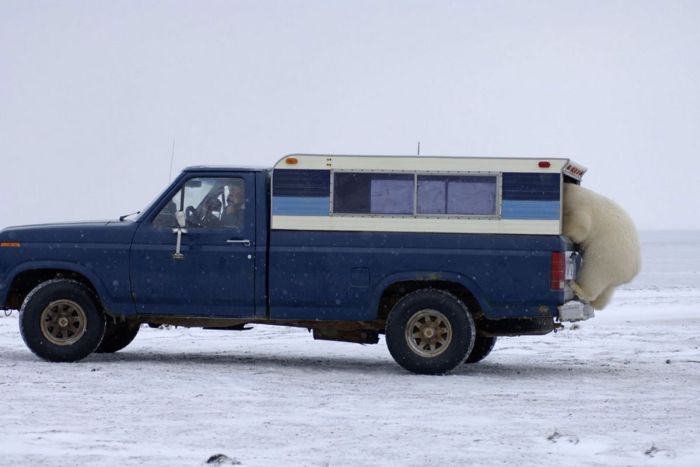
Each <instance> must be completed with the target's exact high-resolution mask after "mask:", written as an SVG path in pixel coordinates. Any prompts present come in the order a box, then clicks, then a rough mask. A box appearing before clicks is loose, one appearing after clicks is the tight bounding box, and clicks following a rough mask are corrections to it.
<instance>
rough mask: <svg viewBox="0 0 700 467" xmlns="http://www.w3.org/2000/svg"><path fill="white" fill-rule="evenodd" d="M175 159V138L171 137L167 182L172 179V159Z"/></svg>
mask: <svg viewBox="0 0 700 467" xmlns="http://www.w3.org/2000/svg"><path fill="white" fill-rule="evenodd" d="M174 160H175V138H173V149H172V152H171V153H170V172H169V173H168V183H170V182H171V181H172V180H173V161H174Z"/></svg>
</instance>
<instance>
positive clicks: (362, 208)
mask: <svg viewBox="0 0 700 467" xmlns="http://www.w3.org/2000/svg"><path fill="white" fill-rule="evenodd" d="M499 191H500V181H499V175H497V174H487V175H442V174H438V175H433V174H431V175H427V174H426V175H423V174H416V173H385V172H334V173H333V185H332V192H333V193H332V197H333V209H332V211H333V213H334V214H370V215H371V214H377V215H400V216H430V215H450V216H497V215H498V214H499V201H500V195H499Z"/></svg>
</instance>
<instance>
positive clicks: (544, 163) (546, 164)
mask: <svg viewBox="0 0 700 467" xmlns="http://www.w3.org/2000/svg"><path fill="white" fill-rule="evenodd" d="M537 165H538V166H539V167H540V168H542V169H548V168H549V167H550V166H551V165H552V164H550V163H549V161H539V162H538V163H537Z"/></svg>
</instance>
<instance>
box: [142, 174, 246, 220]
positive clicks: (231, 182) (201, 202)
mask: <svg viewBox="0 0 700 467" xmlns="http://www.w3.org/2000/svg"><path fill="white" fill-rule="evenodd" d="M245 201H246V198H245V183H244V181H243V179H242V178H237V177H226V178H224V177H197V178H191V179H189V180H187V181H186V182H185V184H184V185H183V187H182V188H181V189H180V190H179V191H178V192H177V193H176V194H175V196H173V198H172V199H171V200H170V201H169V202H168V203H167V204H166V205H165V206H164V207H163V208H162V209H161V210H160V212H159V213H158V214H157V215H156V217H155V218H154V219H153V221H152V225H153V226H154V227H156V228H175V227H177V219H176V217H175V213H176V212H177V211H183V212H184V213H185V219H186V221H187V228H188V229H203V228H233V229H239V230H240V229H241V228H243V222H244V219H245V217H244V214H245V205H246V202H245Z"/></svg>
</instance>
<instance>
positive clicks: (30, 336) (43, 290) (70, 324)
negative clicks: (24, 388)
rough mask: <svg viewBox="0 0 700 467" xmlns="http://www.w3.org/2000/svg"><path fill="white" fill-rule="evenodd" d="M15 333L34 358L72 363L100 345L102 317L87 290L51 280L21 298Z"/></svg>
mask: <svg viewBox="0 0 700 467" xmlns="http://www.w3.org/2000/svg"><path fill="white" fill-rule="evenodd" d="M19 330H20V333H21V334H22V339H23V340H24V343H25V344H26V345H27V347H29V350H31V351H32V352H34V354H35V355H36V356H38V357H40V358H42V359H44V360H48V361H51V362H75V361H77V360H81V359H83V358H85V357H87V356H88V355H90V354H91V353H92V352H93V351H94V350H95V349H96V348H97V346H98V345H100V342H101V341H102V337H103V336H104V333H105V315H104V313H103V312H102V306H101V305H100V302H99V300H98V299H97V297H96V296H95V294H94V293H93V291H92V290H90V289H89V288H88V287H86V286H85V285H83V284H81V283H80V282H76V281H73V280H68V279H54V280H50V281H47V282H43V283H41V284H39V285H38V286H36V287H35V288H34V290H32V291H31V292H30V293H29V295H27V298H25V299H24V303H22V308H21V309H20V313H19Z"/></svg>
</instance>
